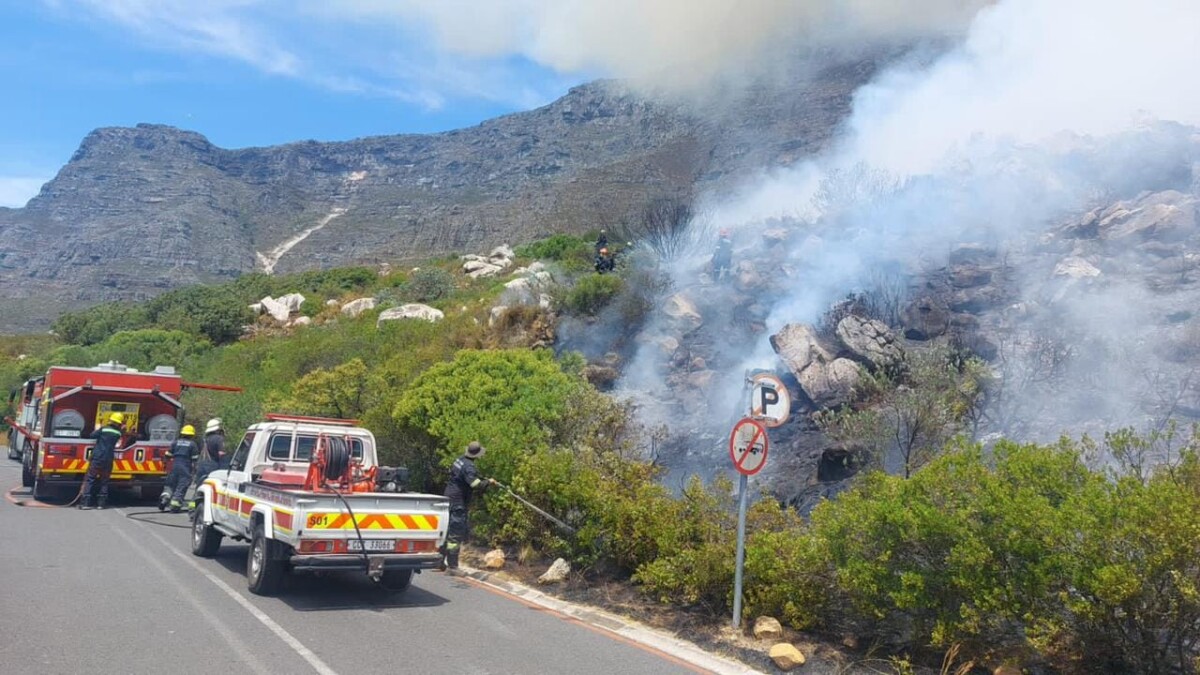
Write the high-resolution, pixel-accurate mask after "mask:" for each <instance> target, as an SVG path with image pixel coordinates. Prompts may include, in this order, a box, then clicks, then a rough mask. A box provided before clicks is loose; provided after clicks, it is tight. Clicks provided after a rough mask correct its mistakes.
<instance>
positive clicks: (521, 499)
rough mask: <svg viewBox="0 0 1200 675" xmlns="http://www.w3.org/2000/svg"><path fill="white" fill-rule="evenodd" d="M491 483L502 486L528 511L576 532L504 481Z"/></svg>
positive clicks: (572, 532) (571, 531)
mask: <svg viewBox="0 0 1200 675" xmlns="http://www.w3.org/2000/svg"><path fill="white" fill-rule="evenodd" d="M491 483H492V484H493V485H495V486H497V487H499V488H502V489H503V490H504V491H505V492H507V493H508V494H509V496H511V497H512V498H513V499H515V500H517V501H518V502H521V503H522V504H524V505H525V506H527V507H528V508H529V510H530V511H533V512H534V513H536V514H538V515H539V516H541V517H543V518H545V519H546V520H549V521H550V522H552V523H554V524H555V525H557V526H559V527H560V528H562V529H564V530H566V531H567V532H570V533H571V534H577V532H576V530H575V528H573V527H571V526H570V525H568V524H566V523H564V522H563V521H562V520H559V519H558V518H555V517H554V516H552V515H550V514H549V513H547V512H545V511H543V510H542V509H540V508H538V507H537V506H535V505H534V504H532V503H531V502H530V501H529V500H528V499H525V498H524V497H522V496H521V495H519V494H517V493H515V492H513V490H512V488H510V487H508V486H507V485H505V484H504V483H501V482H500V481H498V480H492V481H491Z"/></svg>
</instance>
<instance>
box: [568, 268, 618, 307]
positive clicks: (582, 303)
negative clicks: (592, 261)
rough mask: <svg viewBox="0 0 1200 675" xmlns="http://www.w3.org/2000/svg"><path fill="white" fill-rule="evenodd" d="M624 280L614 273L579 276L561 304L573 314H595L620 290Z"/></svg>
mask: <svg viewBox="0 0 1200 675" xmlns="http://www.w3.org/2000/svg"><path fill="white" fill-rule="evenodd" d="M623 287H624V281H622V280H621V278H620V277H618V276H616V275H614V274H591V275H588V276H584V277H580V278H579V280H578V281H576V282H575V285H574V286H573V287H572V288H571V289H570V290H569V291H567V293H566V296H565V297H564V298H563V306H564V307H565V308H566V309H567V310H568V311H570V312H572V313H574V314H586V315H589V316H595V315H596V314H597V313H599V312H600V310H602V309H604V308H605V307H606V306H607V305H608V303H609V302H610V301H611V300H612V299H613V298H614V297H616V296H617V294H619V293H620V292H621V289H622V288H623Z"/></svg>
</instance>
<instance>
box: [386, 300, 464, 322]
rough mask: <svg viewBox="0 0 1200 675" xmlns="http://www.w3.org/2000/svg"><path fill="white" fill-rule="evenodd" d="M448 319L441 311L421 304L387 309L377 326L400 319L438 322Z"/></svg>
mask: <svg viewBox="0 0 1200 675" xmlns="http://www.w3.org/2000/svg"><path fill="white" fill-rule="evenodd" d="M444 318H446V315H445V314H443V313H442V311H441V310H440V309H434V308H433V307H430V306H429V305H422V304H419V303H411V304H407V305H400V306H399V307H392V308H391V309H385V310H383V311H382V312H380V314H379V319H378V320H376V322H375V323H376V324H377V325H378V324H382V323H383V322H385V321H398V320H400V319H421V320H423V321H431V322H437V321H441V320H442V319H444Z"/></svg>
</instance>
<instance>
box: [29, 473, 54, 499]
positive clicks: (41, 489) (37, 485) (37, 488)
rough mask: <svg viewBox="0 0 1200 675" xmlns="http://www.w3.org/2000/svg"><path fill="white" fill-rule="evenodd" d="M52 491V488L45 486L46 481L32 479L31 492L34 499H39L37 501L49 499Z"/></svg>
mask: <svg viewBox="0 0 1200 675" xmlns="http://www.w3.org/2000/svg"><path fill="white" fill-rule="evenodd" d="M53 491H54V490H53V488H51V487H49V486H48V485H46V481H44V480H41V479H40V478H38V477H37V476H34V477H33V490H32V492H33V498H34V499H39V500H40V499H45V498H46V497H49V496H50V494H51V493H52V492H53Z"/></svg>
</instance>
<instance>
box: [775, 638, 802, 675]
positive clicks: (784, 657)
mask: <svg viewBox="0 0 1200 675" xmlns="http://www.w3.org/2000/svg"><path fill="white" fill-rule="evenodd" d="M767 656H770V657H771V660H772V661H774V662H775V667H776V668H778V669H780V670H792V669H794V668H799V667H800V666H802V665H804V654H803V653H802V652H801V651H800V650H799V649H796V646H795V645H793V644H791V643H789V642H780V643H779V644H777V645H775V646H774V647H771V651H770V652H767Z"/></svg>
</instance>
